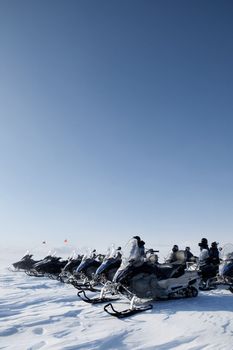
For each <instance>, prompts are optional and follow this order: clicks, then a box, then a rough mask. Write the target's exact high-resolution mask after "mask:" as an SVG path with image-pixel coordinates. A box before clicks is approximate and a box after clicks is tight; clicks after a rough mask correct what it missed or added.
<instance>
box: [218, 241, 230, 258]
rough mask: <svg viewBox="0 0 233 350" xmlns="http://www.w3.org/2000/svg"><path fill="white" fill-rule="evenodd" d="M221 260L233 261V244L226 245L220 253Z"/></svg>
mask: <svg viewBox="0 0 233 350" xmlns="http://www.w3.org/2000/svg"><path fill="white" fill-rule="evenodd" d="M220 258H221V259H222V260H233V244H232V243H227V244H225V245H224V246H223V247H222V249H221V251H220Z"/></svg>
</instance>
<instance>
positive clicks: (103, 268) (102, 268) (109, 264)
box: [95, 258, 116, 276]
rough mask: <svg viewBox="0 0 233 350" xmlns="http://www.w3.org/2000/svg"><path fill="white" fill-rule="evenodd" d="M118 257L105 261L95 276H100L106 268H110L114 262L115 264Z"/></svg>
mask: <svg viewBox="0 0 233 350" xmlns="http://www.w3.org/2000/svg"><path fill="white" fill-rule="evenodd" d="M115 261H116V259H114V258H109V259H107V260H105V261H103V262H102V264H101V265H100V267H98V269H97V270H96V272H95V276H99V275H100V274H101V273H103V272H104V271H105V270H106V269H108V268H109V267H110V266H111V265H112V264H114V263H115Z"/></svg>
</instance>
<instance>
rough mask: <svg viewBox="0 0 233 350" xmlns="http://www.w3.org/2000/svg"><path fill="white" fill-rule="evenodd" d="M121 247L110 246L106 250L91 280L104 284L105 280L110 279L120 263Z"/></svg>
mask: <svg viewBox="0 0 233 350" xmlns="http://www.w3.org/2000/svg"><path fill="white" fill-rule="evenodd" d="M121 255H122V254H121V247H118V248H117V249H116V248H115V247H114V246H112V248H111V249H109V250H108V251H107V254H106V255H105V258H104V260H103V262H102V264H101V265H100V266H99V267H98V268H97V270H96V272H95V274H94V276H93V280H94V281H96V282H100V283H102V284H105V283H106V282H107V281H112V280H113V277H114V275H115V273H116V272H117V270H118V268H119V267H120V265H121Z"/></svg>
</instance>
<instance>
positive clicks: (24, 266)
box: [11, 252, 38, 271]
mask: <svg viewBox="0 0 233 350" xmlns="http://www.w3.org/2000/svg"><path fill="white" fill-rule="evenodd" d="M32 256H33V254H29V252H27V253H26V254H25V255H24V256H23V257H22V259H21V260H19V261H17V262H15V263H13V264H12V265H13V267H14V270H11V271H27V270H30V269H31V268H32V267H33V265H34V264H35V263H37V262H38V260H37V261H36V260H34V259H32Z"/></svg>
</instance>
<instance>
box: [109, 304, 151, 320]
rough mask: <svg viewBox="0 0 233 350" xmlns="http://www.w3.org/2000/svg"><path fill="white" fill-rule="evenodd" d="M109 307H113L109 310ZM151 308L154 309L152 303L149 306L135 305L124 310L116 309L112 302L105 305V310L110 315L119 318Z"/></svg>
mask: <svg viewBox="0 0 233 350" xmlns="http://www.w3.org/2000/svg"><path fill="white" fill-rule="evenodd" d="M109 309H111V311H109ZM151 309H153V305H152V304H149V305H147V306H140V307H135V308H133V309H130V308H129V309H126V310H122V311H117V310H116V309H114V307H113V305H112V303H108V304H107V305H105V306H104V311H106V312H107V313H108V314H109V315H111V316H115V317H117V318H125V317H129V316H132V315H135V314H137V313H139V312H143V311H147V310H151Z"/></svg>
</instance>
